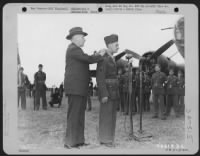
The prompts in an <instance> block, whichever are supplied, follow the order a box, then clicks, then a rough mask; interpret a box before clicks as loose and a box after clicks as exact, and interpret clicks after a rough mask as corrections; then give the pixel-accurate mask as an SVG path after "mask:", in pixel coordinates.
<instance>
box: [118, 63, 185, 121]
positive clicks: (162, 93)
mask: <svg viewBox="0 0 200 156" xmlns="http://www.w3.org/2000/svg"><path fill="white" fill-rule="evenodd" d="M124 71H125V72H124V73H123V69H119V70H118V80H119V92H120V104H119V105H118V109H120V111H121V112H124V115H128V113H129V101H128V100H129V98H128V92H129V90H128V85H129V78H128V65H127V66H125V69H124ZM142 83H143V85H142V86H143V94H142V96H143V97H142V100H143V101H142V104H143V111H150V95H151V90H152V98H153V105H154V116H153V118H157V117H158V115H159V114H158V113H159V112H160V115H161V119H166V117H167V116H168V115H169V113H170V110H171V107H172V106H173V107H174V110H175V113H176V116H177V117H178V116H179V115H180V114H181V113H183V112H184V90H185V89H184V83H185V82H184V77H183V72H182V71H178V76H175V75H174V69H170V70H169V76H166V74H165V73H163V72H161V71H160V65H159V64H157V65H156V66H155V73H154V74H153V75H152V78H151V77H150V76H149V75H148V74H146V73H143V79H142ZM132 88H133V89H132V95H131V103H132V104H133V107H132V108H133V110H132V111H133V112H134V113H136V112H138V111H139V110H140V75H139V69H136V71H135V73H134V74H133V78H132Z"/></svg>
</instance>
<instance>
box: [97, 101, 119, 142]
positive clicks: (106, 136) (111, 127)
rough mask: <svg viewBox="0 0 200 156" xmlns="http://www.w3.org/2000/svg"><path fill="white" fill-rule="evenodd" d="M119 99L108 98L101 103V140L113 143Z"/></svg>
mask: <svg viewBox="0 0 200 156" xmlns="http://www.w3.org/2000/svg"><path fill="white" fill-rule="evenodd" d="M117 103H118V100H112V99H108V102H107V103H101V104H100V114H99V141H100V143H113V142H114V137H115V127H116V113H117Z"/></svg>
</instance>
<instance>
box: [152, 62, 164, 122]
mask: <svg viewBox="0 0 200 156" xmlns="http://www.w3.org/2000/svg"><path fill="white" fill-rule="evenodd" d="M160 68H161V67H160V65H159V64H156V65H155V71H156V72H155V73H154V74H153V75H152V78H151V86H152V93H153V103H154V116H153V117H152V118H158V117H159V112H160V118H161V119H162V120H166V116H165V114H164V109H165V108H164V95H165V89H164V83H165V81H166V80H167V77H166V75H165V73H163V72H161V71H160V70H161V69H160Z"/></svg>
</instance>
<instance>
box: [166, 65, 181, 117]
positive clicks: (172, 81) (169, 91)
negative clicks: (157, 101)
mask: <svg viewBox="0 0 200 156" xmlns="http://www.w3.org/2000/svg"><path fill="white" fill-rule="evenodd" d="M177 81H178V79H177V77H176V76H175V75H174V69H170V70H169V76H168V77H167V81H166V95H167V107H166V116H168V115H169V113H170V110H171V107H172V106H173V108H174V111H175V113H176V116H177V117H178V112H177V109H178V106H177V105H178V96H177Z"/></svg>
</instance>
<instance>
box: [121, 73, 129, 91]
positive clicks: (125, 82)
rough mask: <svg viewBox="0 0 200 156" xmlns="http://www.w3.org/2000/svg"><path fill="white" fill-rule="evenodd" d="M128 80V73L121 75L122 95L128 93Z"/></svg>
mask: <svg viewBox="0 0 200 156" xmlns="http://www.w3.org/2000/svg"><path fill="white" fill-rule="evenodd" d="M128 80H129V79H128V72H125V73H124V74H123V75H122V86H123V89H122V91H123V92H124V93H126V92H128V84H129V82H128Z"/></svg>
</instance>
